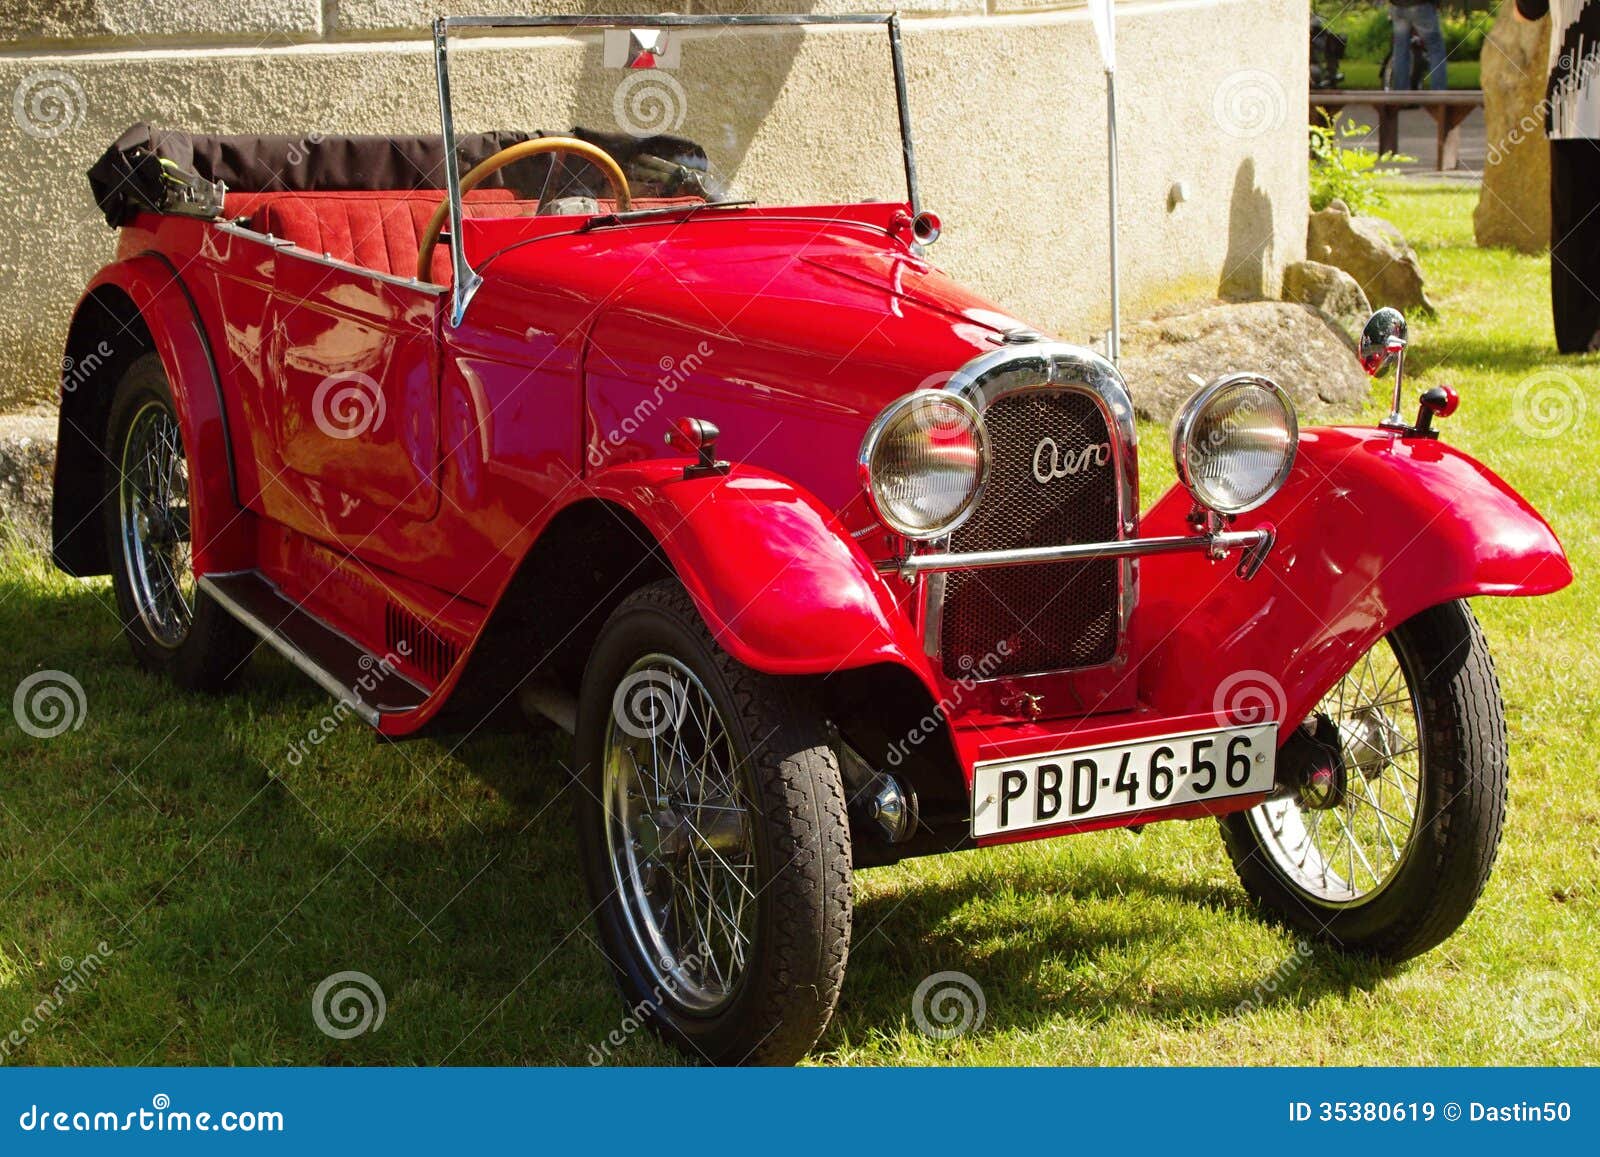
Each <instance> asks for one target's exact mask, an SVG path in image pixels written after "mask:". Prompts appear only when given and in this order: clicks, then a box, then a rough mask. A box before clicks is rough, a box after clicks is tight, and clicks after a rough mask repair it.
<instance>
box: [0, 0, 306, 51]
mask: <svg viewBox="0 0 1600 1157" xmlns="http://www.w3.org/2000/svg"><path fill="white" fill-rule="evenodd" d="M7 8H8V9H10V11H8V12H7V14H6V25H7V27H6V38H7V39H8V40H11V41H14V42H17V43H21V44H27V43H30V42H34V41H44V42H89V43H91V44H101V43H115V44H116V45H117V46H119V47H123V48H138V47H140V46H149V47H157V46H159V45H160V44H162V43H163V42H169V41H172V40H183V39H195V38H199V39H208V40H209V39H218V40H234V41H237V42H238V43H242V44H257V43H259V42H260V41H261V40H263V39H264V38H268V37H275V38H293V39H306V38H310V37H316V36H320V35H321V34H322V3H321V0H232V2H230V3H227V4H220V3H215V2H213V3H200V4H159V5H158V4H152V3H150V2H149V0H14V2H13V3H11V4H9V5H7Z"/></svg>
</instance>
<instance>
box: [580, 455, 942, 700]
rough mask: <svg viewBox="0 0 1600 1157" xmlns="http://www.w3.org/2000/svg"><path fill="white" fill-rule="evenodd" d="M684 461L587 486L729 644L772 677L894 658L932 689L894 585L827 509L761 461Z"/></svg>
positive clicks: (634, 467) (624, 472)
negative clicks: (651, 543)
mask: <svg viewBox="0 0 1600 1157" xmlns="http://www.w3.org/2000/svg"><path fill="white" fill-rule="evenodd" d="M685 464H686V463H684V462H682V461H678V462H665V461H658V462H647V463H630V464H628V465H623V466H616V467H611V468H608V469H606V470H603V471H601V472H600V473H598V474H596V475H594V476H592V477H591V478H590V480H589V485H590V487H591V488H592V492H593V493H594V494H596V495H597V496H599V497H601V498H604V499H607V500H609V501H612V502H615V503H617V504H618V505H621V506H623V507H625V508H627V509H628V510H630V511H631V512H632V513H633V514H634V515H635V516H637V517H638V519H639V520H640V521H641V522H642V523H643V524H644V526H645V527H646V528H647V529H648V530H649V531H650V533H651V535H652V536H653V537H654V538H655V540H656V542H657V543H659V544H660V546H661V549H662V551H663V553H664V554H665V555H666V556H667V558H668V560H669V561H670V562H671V564H672V567H673V569H674V570H675V571H676V573H677V576H678V579H679V580H680V581H681V582H682V583H683V585H684V587H685V588H686V589H687V590H688V592H689V595H690V597H691V598H693V600H694V602H695V605H696V606H697V607H698V608H699V610H700V614H701V615H702V617H703V618H704V619H705V622H706V626H707V627H708V628H709V629H710V631H711V634H712V635H713V637H715V638H716V640H717V642H718V644H719V645H720V646H722V648H723V649H724V650H726V651H727V652H728V653H729V654H730V655H732V656H733V657H734V658H735V659H737V660H739V662H741V663H743V664H745V665H746V666H748V667H752V668H754V669H755V670H758V671H764V672H767V673H768V674H773V675H826V674H832V673H834V672H837V671H844V670H849V669H853V668H857V667H864V666H867V665H869V664H873V663H884V662H890V663H897V664H899V665H901V666H904V667H907V668H909V669H911V670H912V671H913V672H915V673H916V675H917V677H918V678H919V679H920V680H921V682H922V683H923V685H924V686H926V687H927V688H928V691H929V693H930V694H932V695H933V697H934V698H935V699H937V698H938V694H937V692H936V691H935V690H934V685H933V683H932V681H931V678H930V674H929V672H928V670H927V668H926V665H925V664H924V663H922V662H920V661H919V660H920V658H921V646H920V641H919V639H918V637H917V635H916V633H915V632H914V631H913V630H912V628H911V626H910V623H909V622H908V621H907V619H906V616H905V613H904V611H903V610H902V609H901V608H900V607H899V605H898V604H897V603H896V601H895V597H894V592H893V591H892V590H891V589H890V587H889V585H888V582H887V581H886V580H885V579H884V578H883V577H882V576H880V575H879V574H878V573H877V571H876V570H874V569H873V566H872V564H871V562H870V561H868V559H867V557H866V555H865V554H863V553H862V551H861V548H860V547H859V546H857V545H856V543H855V541H854V540H853V539H852V538H851V537H850V535H849V533H848V532H847V531H845V529H844V528H843V527H842V526H841V525H840V524H839V522H838V520H837V519H836V518H835V517H834V516H833V514H832V513H831V512H830V511H829V510H828V509H827V508H826V507H824V506H823V505H822V504H821V503H820V502H818V501H817V499H815V498H814V497H813V496H812V495H810V494H809V493H807V492H806V491H804V490H801V489H800V488H798V487H797V486H795V485H794V484H793V483H791V482H788V481H786V480H785V479H783V478H780V477H778V476H776V475H773V474H769V473H766V472H764V471H761V470H756V469H753V468H750V467H746V466H737V467H735V468H734V469H733V471H732V472H731V473H730V474H728V475H726V476H710V477H704V478H685V477H684V476H683V474H684V466H685Z"/></svg>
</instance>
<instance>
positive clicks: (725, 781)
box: [577, 582, 850, 1064]
mask: <svg viewBox="0 0 1600 1157" xmlns="http://www.w3.org/2000/svg"><path fill="white" fill-rule="evenodd" d="M577 742H578V753H579V757H580V766H581V767H582V769H583V770H582V773H581V774H582V784H583V787H584V789H585V790H583V791H582V792H580V793H579V796H578V801H577V821H578V837H579V845H580V854H581V856H582V859H583V867H584V874H585V878H586V881H587V884H588V887H589V891H590V897H591V902H592V903H593V904H594V905H595V917H596V919H597V921H598V923H599V930H600V934H601V943H602V946H603V948H604V950H605V952H606V955H607V956H608V957H609V958H610V960H611V963H612V965H613V967H614V969H615V971H616V976H617V980H618V983H619V985H620V986H621V989H622V993H623V999H624V1001H625V1003H626V1004H627V1006H628V1007H629V1008H630V1009H631V1010H634V1011H635V1012H636V1013H638V1014H640V1015H642V1016H645V1017H647V1018H648V1019H649V1021H650V1023H651V1024H652V1025H653V1026H654V1027H655V1028H656V1030H657V1031H658V1032H659V1033H660V1035H661V1036H662V1037H663V1038H664V1039H666V1040H667V1041H669V1042H670V1043H672V1044H674V1045H676V1046H677V1047H679V1048H680V1049H682V1051H683V1052H684V1053H685V1054H686V1055H688V1056H690V1057H692V1058H695V1059H702V1060H706V1061H710V1062H712V1063H715V1064H792V1063H794V1062H795V1061H797V1060H799V1059H800V1058H801V1057H803V1056H804V1055H805V1054H806V1052H807V1051H808V1050H809V1049H810V1048H811V1046H812V1045H813V1044H815V1043H816V1041H817V1038H818V1037H819V1036H820V1035H821V1034H822V1030H823V1029H824V1028H825V1027H826V1026H827V1023H828V1020H829V1018H830V1017H831V1016H832V1014H833V1008H834V1005H835V1003H836V1001H837V999H838V995H839V988H840V986H841V984H842V983H843V980H844V969H845V960H846V957H847V955H848V952H849V944H850V837H849V827H848V823H847V820H846V816H845V803H844V789H843V786H842V784H841V782H840V776H839V766H838V762H837V759H836V756H835V754H834V752H833V750H832V748H831V747H830V746H829V744H828V741H827V735H826V732H825V730H824V726H823V721H822V718H821V716H820V715H819V714H818V713H817V712H816V711H815V710H814V708H813V706H812V704H811V703H810V702H809V700H808V698H807V697H806V696H805V695H804V694H803V693H802V692H801V689H800V687H799V686H798V685H797V684H796V683H794V682H793V681H788V680H782V679H776V678H772V677H770V676H766V675H762V674H759V673H757V672H755V671H751V670H750V669H748V668H746V667H743V666H741V665H740V664H738V663H737V662H735V661H734V660H733V659H732V658H731V657H729V656H728V655H727V654H726V653H725V652H724V651H722V650H721V649H720V648H719V647H717V645H716V643H715V642H714V641H713V640H712V638H711V636H710V635H709V633H708V632H707V631H706V629H705V626H704V625H703V623H702V622H701V620H700V616H699V614H698V612H697V611H696V610H695V608H694V605H693V603H692V602H691V601H690V600H689V597H688V595H687V594H686V593H685V592H684V591H683V589H682V587H680V586H679V585H678V584H677V583H675V582H665V583H656V584H653V585H651V586H649V587H646V588H644V589H643V590H640V591H639V592H637V593H636V594H634V595H632V596H630V597H629V598H628V599H627V600H625V601H624V602H623V603H622V604H621V606H619V607H618V608H617V610H616V612H615V613H614V614H612V616H611V618H610V619H609V620H608V621H607V622H606V625H605V626H604V627H603V628H602V630H601V633H600V637H599V639H598V640H597V642H596V643H595V647H594V650H593V652H592V653H591V655H590V659H589V664H588V667H587V669H586V671H585V673H584V680H583V694H582V696H581V698H580V706H579V717H578V738H577Z"/></svg>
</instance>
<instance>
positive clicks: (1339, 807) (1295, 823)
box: [1250, 639, 1425, 905]
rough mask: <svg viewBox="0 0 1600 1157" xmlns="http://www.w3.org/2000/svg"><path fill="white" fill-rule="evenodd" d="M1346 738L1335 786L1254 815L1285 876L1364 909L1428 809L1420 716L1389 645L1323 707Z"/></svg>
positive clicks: (1321, 898)
mask: <svg viewBox="0 0 1600 1157" xmlns="http://www.w3.org/2000/svg"><path fill="white" fill-rule="evenodd" d="M1315 714H1316V716H1318V717H1320V718H1321V719H1325V720H1329V721H1331V722H1332V724H1333V726H1334V728H1335V729H1336V731H1337V734H1338V736H1339V746H1340V754H1341V757H1342V758H1341V763H1342V766H1341V767H1340V768H1339V769H1338V770H1337V771H1336V772H1335V777H1336V782H1331V783H1326V784H1319V785H1317V787H1316V788H1315V789H1306V790H1302V791H1301V792H1299V793H1297V794H1296V795H1294V796H1291V797H1289V798H1286V799H1280V800H1272V801H1270V802H1268V803H1264V804H1262V805H1261V806H1260V807H1257V808H1255V809H1254V810H1252V811H1251V812H1250V821H1251V823H1252V824H1253V825H1254V826H1255V829H1256V836H1257V838H1258V839H1259V840H1260V842H1261V846H1262V848H1263V849H1264V850H1265V852H1266V853H1267V854H1268V855H1270V856H1271V857H1272V859H1273V860H1274V862H1275V863H1276V865H1277V867H1278V870H1279V871H1281V872H1282V873H1283V874H1284V875H1285V876H1286V877H1287V878H1288V879H1290V880H1292V881H1293V882H1294V884H1295V885H1296V886H1297V887H1299V888H1300V889H1302V890H1303V891H1304V892H1305V893H1306V894H1307V896H1309V897H1312V898H1314V899H1315V900H1316V901H1318V902H1321V903H1324V904H1329V905H1348V904H1363V903H1366V902H1367V901H1369V900H1371V899H1372V897H1374V896H1375V895H1377V894H1378V893H1379V892H1381V891H1382V890H1383V889H1384V887H1386V886H1387V885H1388V884H1389V882H1390V881H1391V880H1393V879H1394V877H1395V874H1396V872H1397V870H1398V869H1399V867H1400V865H1401V864H1402V863H1403V862H1404V861H1405V858H1406V856H1407V855H1408V854H1409V853H1410V851H1411V847H1412V842H1413V837H1414V836H1415V834H1416V830H1417V814H1418V811H1419V810H1420V808H1421V806H1422V800H1421V794H1422V764H1423V762H1424V760H1425V756H1424V753H1423V751H1422V736H1421V729H1420V727H1419V725H1418V718H1419V713H1418V708H1417V702H1416V697H1415V694H1414V693H1413V691H1412V689H1411V683H1410V680H1409V679H1408V678H1407V676H1406V673H1405V671H1404V669H1403V668H1402V666H1401V663H1400V659H1399V656H1398V655H1397V654H1396V653H1395V649H1394V646H1393V644H1391V643H1390V642H1389V641H1388V640H1387V639H1385V640H1381V641H1380V642H1379V643H1378V644H1377V646H1375V647H1373V648H1372V650H1370V651H1368V652H1367V654H1366V655H1365V657H1363V658H1362V660H1361V662H1359V663H1357V664H1356V666H1355V669H1354V670H1352V671H1351V672H1350V673H1349V674H1348V675H1346V676H1345V677H1344V678H1343V679H1341V680H1339V684H1338V686H1336V687H1335V688H1334V689H1333V690H1332V691H1331V692H1329V693H1328V695H1327V696H1326V697H1325V698H1324V699H1323V700H1322V702H1321V703H1320V704H1318V706H1317V710H1316V713H1315Z"/></svg>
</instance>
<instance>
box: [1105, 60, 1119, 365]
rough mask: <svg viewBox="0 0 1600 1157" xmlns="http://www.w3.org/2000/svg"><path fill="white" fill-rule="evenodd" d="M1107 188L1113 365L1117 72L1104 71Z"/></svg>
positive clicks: (1116, 310) (1116, 328)
mask: <svg viewBox="0 0 1600 1157" xmlns="http://www.w3.org/2000/svg"><path fill="white" fill-rule="evenodd" d="M1106 167H1107V174H1106V188H1107V190H1108V191H1109V195H1110V198H1111V246H1110V250H1111V336H1110V339H1109V340H1108V341H1107V343H1106V344H1107V346H1108V347H1109V348H1108V350H1107V353H1108V355H1109V356H1110V358H1111V363H1112V365H1116V364H1117V359H1118V358H1120V357H1121V356H1122V278H1121V274H1120V272H1119V271H1118V269H1117V70H1116V67H1115V66H1114V65H1110V66H1107V68H1106Z"/></svg>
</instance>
